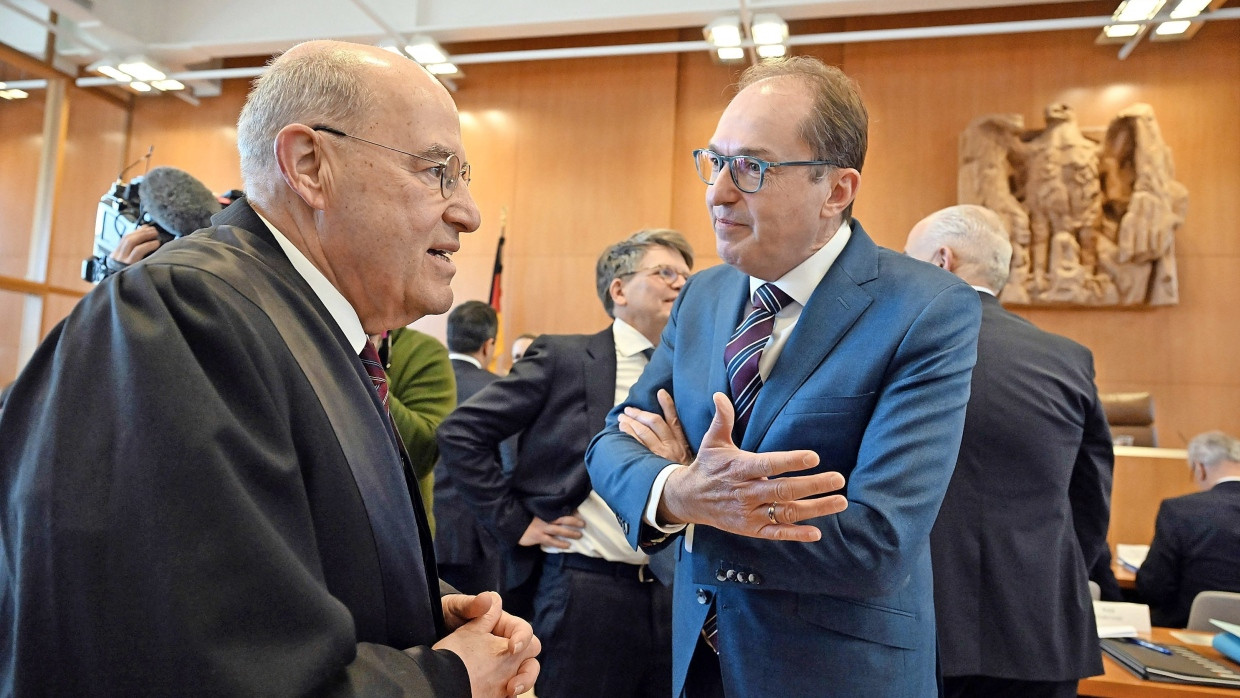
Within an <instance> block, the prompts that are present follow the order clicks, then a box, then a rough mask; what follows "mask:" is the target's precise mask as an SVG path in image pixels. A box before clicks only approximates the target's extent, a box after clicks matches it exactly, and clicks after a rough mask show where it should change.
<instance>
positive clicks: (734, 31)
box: [702, 15, 743, 57]
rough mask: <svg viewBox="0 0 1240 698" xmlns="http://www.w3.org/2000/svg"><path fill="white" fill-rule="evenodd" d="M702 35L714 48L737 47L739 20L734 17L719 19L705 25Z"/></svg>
mask: <svg viewBox="0 0 1240 698" xmlns="http://www.w3.org/2000/svg"><path fill="white" fill-rule="evenodd" d="M702 33H703V34H704V35H705V36H706V40H707V41H709V42H710V43H711V44H713V45H714V46H715V48H724V47H739V46H740V45H741V20H740V18H738V17H737V16H736V15H728V16H727V17H720V18H718V19H716V20H714V21H713V22H711V23H710V24H707V25H706V28H705V29H703V30H702ZM742 57H743V52H742Z"/></svg>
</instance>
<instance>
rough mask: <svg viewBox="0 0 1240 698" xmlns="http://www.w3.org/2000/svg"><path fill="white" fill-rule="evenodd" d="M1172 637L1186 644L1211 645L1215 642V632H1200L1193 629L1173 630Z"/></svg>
mask: <svg viewBox="0 0 1240 698" xmlns="http://www.w3.org/2000/svg"><path fill="white" fill-rule="evenodd" d="M1170 633H1171V637H1174V638H1175V639H1177V640H1179V641H1180V642H1183V643H1184V644H1186V645H1200V646H1202V647H1209V646H1210V645H1212V644H1214V633H1199V632H1194V631H1192V630H1172V631H1170Z"/></svg>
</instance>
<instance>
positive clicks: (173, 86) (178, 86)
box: [151, 80, 185, 92]
mask: <svg viewBox="0 0 1240 698" xmlns="http://www.w3.org/2000/svg"><path fill="white" fill-rule="evenodd" d="M151 87H154V88H155V89H157V90H162V91H164V92H169V91H175V90H184V89H185V84H184V83H182V82H181V81H180V80H155V81H154V82H152V83H151Z"/></svg>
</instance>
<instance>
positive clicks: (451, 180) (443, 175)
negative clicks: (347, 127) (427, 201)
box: [313, 126, 470, 199]
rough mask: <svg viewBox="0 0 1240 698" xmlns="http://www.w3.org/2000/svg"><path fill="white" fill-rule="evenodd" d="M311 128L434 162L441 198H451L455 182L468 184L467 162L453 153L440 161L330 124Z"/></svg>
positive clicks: (454, 189)
mask: <svg viewBox="0 0 1240 698" xmlns="http://www.w3.org/2000/svg"><path fill="white" fill-rule="evenodd" d="M313 129H314V130H315V131H322V132H324V133H330V134H332V135H333V136H342V137H344V138H352V139H353V140H355V141H361V142H363V143H369V144H370V145H377V146H379V147H380V148H385V149H387V150H391V151H392V152H395V153H400V154H401V155H408V156H409V157H412V158H417V159H419V160H425V161H426V162H430V163H434V164H435V165H437V166H438V167H439V193H440V194H443V198H445V199H451V198H452V193H453V192H454V191H456V185H457V182H464V183H465V186H467V187H468V186H469V178H470V171H469V163H465V164H461V159H460V158H458V157H457V156H456V155H455V154H453V155H449V156H448V159H447V160H444V161H443V162H440V161H438V160H436V159H434V158H428V157H426V156H425V155H418V154H417V153H410V152H406V151H404V150H401V149H400V148H393V147H392V146H390V145H383V144H382V143H375V142H374V141H368V140H366V139H365V138H359V137H358V136H351V135H349V134H347V133H345V132H344V131H341V130H340V129H338V128H332V127H331V126H314V127H313Z"/></svg>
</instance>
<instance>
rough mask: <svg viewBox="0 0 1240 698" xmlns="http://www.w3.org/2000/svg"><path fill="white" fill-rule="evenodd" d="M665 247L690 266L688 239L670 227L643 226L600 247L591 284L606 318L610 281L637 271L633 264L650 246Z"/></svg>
mask: <svg viewBox="0 0 1240 698" xmlns="http://www.w3.org/2000/svg"><path fill="white" fill-rule="evenodd" d="M656 246H658V247H666V248H668V249H669V250H671V251H673V252H675V253H677V254H679V255H680V256H681V257H683V258H684V260H685V264H687V265H688V266H689V268H690V269H692V268H693V248H692V247H690V246H689V241H688V240H686V239H685V236H684V235H681V234H680V233H679V232H677V231H675V230H671V229H670V228H646V229H645V230H639V231H637V232H636V233H633V234H632V235H630V236H629V237H628V238H627V239H625V240H621V241H620V242H617V243H616V244H614V245H612V246H610V247H608V248H607V249H605V250H603V254H601V255H599V258H598V263H597V264H596V265H595V266H594V284H595V286H597V288H598V298H599V300H601V301H603V310H606V311H607V315H608V316H609V317H615V316H616V313H615V309H616V304H615V302H614V301H613V300H612V299H611V282H612V281H615V280H616V279H618V278H620V277H622V276H627V275H629V274H632V273H633V272H635V271H637V265H638V263H639V262H641V259H642V257H643V256H645V254H646V252H647V250H649V249H650V248H652V247H656Z"/></svg>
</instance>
